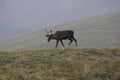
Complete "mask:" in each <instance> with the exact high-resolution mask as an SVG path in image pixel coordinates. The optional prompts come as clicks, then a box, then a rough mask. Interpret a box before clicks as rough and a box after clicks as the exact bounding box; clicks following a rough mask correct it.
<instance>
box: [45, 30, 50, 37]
mask: <svg viewBox="0 0 120 80" xmlns="http://www.w3.org/2000/svg"><path fill="white" fill-rule="evenodd" d="M45 32H47V34H45V35H46V36H47V37H48V36H49V31H48V30H47V29H45Z"/></svg>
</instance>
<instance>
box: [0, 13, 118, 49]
mask: <svg viewBox="0 0 120 80" xmlns="http://www.w3.org/2000/svg"><path fill="white" fill-rule="evenodd" d="M47 29H52V30H53V32H55V31H56V30H65V29H71V30H74V31H75V37H76V38H77V40H78V45H79V47H82V48H85V47H87V48H95V47H98V48H100V47H120V13H119V12H116V13H109V14H103V15H97V16H93V17H89V18H85V19H79V20H73V21H70V22H65V23H63V24H59V25H54V26H51V27H48V28H47ZM64 43H65V45H67V44H68V41H64ZM54 47H55V41H51V42H50V43H47V38H46V36H45V31H44V29H40V30H37V31H33V32H30V33H27V34H23V35H18V36H16V37H13V38H9V39H6V40H3V41H0V50H18V49H19V50H33V49H46V48H54ZM58 47H59V48H61V45H58ZM72 47H75V45H74V43H72V45H71V48H72Z"/></svg>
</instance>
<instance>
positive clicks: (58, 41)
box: [56, 40, 59, 48]
mask: <svg viewBox="0 0 120 80" xmlns="http://www.w3.org/2000/svg"><path fill="white" fill-rule="evenodd" d="M58 43H59V40H57V41H56V48H57V46H58Z"/></svg>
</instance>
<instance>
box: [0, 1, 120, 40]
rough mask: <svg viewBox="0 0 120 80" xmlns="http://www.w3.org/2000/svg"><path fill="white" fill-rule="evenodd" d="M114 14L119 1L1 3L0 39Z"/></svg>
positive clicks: (118, 6)
mask: <svg viewBox="0 0 120 80" xmlns="http://www.w3.org/2000/svg"><path fill="white" fill-rule="evenodd" d="M115 11H120V0H0V39H1V38H5V37H8V36H12V35H16V34H19V33H24V32H28V31H32V30H36V29H39V28H41V27H46V26H50V25H54V24H59V23H62V22H64V21H70V20H72V19H79V18H83V17H88V16H93V15H97V14H103V13H109V12H115Z"/></svg>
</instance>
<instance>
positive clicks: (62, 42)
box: [60, 40, 65, 48]
mask: <svg viewBox="0 0 120 80" xmlns="http://www.w3.org/2000/svg"><path fill="white" fill-rule="evenodd" d="M60 42H61V44H62V46H63V47H64V48H65V46H64V44H63V42H62V40H60Z"/></svg>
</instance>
